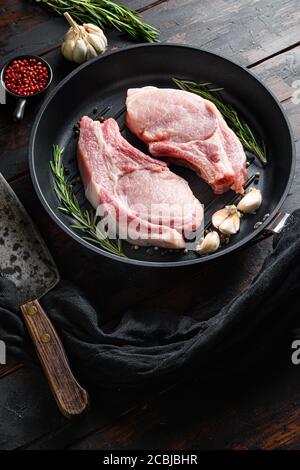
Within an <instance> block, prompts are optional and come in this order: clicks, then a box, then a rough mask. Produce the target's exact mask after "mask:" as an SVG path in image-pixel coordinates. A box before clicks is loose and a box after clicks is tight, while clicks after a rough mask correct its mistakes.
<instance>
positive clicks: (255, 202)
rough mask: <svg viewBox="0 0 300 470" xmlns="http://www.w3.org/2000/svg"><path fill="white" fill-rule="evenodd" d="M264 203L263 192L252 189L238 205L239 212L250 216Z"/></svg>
mask: <svg viewBox="0 0 300 470" xmlns="http://www.w3.org/2000/svg"><path fill="white" fill-rule="evenodd" d="M261 203H262V195H261V191H260V190H259V189H256V188H250V189H249V191H248V193H247V194H246V195H245V196H244V197H243V198H242V199H241V200H240V202H239V203H238V206H237V208H238V210H239V211H241V212H244V213H245V214H249V213H251V212H255V211H256V210H257V209H258V208H259V207H260V206H261Z"/></svg>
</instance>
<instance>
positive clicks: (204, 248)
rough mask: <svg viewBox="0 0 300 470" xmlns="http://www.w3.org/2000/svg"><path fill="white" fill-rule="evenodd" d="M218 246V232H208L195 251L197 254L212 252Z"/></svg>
mask: <svg viewBox="0 0 300 470" xmlns="http://www.w3.org/2000/svg"><path fill="white" fill-rule="evenodd" d="M219 246H220V237H219V234H218V233H217V232H215V231H213V232H208V234H207V235H206V236H205V237H204V239H203V240H202V242H201V243H200V244H199V245H198V246H197V248H196V251H197V253H199V255H204V254H207V253H214V252H215V251H217V249H218V248H219Z"/></svg>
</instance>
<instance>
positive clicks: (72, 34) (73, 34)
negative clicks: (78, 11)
mask: <svg viewBox="0 0 300 470" xmlns="http://www.w3.org/2000/svg"><path fill="white" fill-rule="evenodd" d="M76 34H77V33H76V32H75V31H74V29H73V28H70V29H68V31H67V32H66V34H65V36H64V42H66V41H68V40H72V39H75V37H76Z"/></svg>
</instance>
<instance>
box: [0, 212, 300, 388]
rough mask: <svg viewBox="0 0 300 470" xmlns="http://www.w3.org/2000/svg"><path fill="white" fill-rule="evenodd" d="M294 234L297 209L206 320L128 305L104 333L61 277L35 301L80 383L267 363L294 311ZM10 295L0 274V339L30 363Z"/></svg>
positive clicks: (299, 251) (299, 255)
mask: <svg viewBox="0 0 300 470" xmlns="http://www.w3.org/2000/svg"><path fill="white" fill-rule="evenodd" d="M299 238H300V209H299V210H297V211H295V212H294V213H293V215H291V216H290V217H289V219H288V222H287V224H286V227H285V228H284V230H283V231H282V233H281V234H280V235H277V236H276V237H274V241H273V251H272V253H271V254H270V255H269V256H268V257H267V259H266V260H265V262H264V265H263V267H262V269H261V271H260V273H259V274H258V275H257V276H256V278H255V279H254V280H253V282H252V283H251V285H249V287H248V288H247V289H246V290H245V291H244V292H242V293H241V294H240V295H238V296H237V297H236V298H234V299H233V300H232V301H231V302H229V303H228V304H227V305H224V306H223V307H222V308H220V307H219V306H218V305H217V304H216V306H215V307H214V306H212V307H210V308H211V309H212V312H210V315H209V319H208V320H206V321H197V320H195V319H194V318H192V316H189V315H179V314H177V313H175V312H172V311H168V312H166V311H163V312H162V311H160V310H159V309H156V310H154V311H151V312H149V311H147V312H145V311H133V310H129V311H125V312H124V314H123V315H122V317H121V319H120V322H119V323H118V324H117V325H116V326H115V327H113V328H112V329H111V331H104V330H103V328H101V326H100V324H101V315H102V314H103V312H101V305H99V307H98V308H97V310H96V309H95V308H94V307H92V305H91V304H90V303H89V301H88V300H87V299H86V298H84V296H83V295H82V294H81V293H80V292H79V291H78V290H77V289H76V288H75V287H74V286H72V285H70V284H68V283H61V284H60V285H59V286H58V287H57V288H56V289H54V290H53V291H52V292H50V293H49V294H47V295H46V296H45V297H44V298H43V300H42V303H43V305H44V306H45V308H46V310H47V313H48V315H49V316H50V318H51V320H52V321H53V323H54V325H55V326H56V328H57V330H58V332H59V334H60V336H61V339H62V341H63V343H64V346H65V348H66V350H67V353H68V356H69V359H70V362H71V365H72V368H73V369H74V370H75V372H76V374H77V376H78V378H79V379H80V381H82V383H84V384H86V385H87V386H90V387H106V388H107V387H108V388H116V387H121V388H129V387H137V386H144V385H148V384H155V383H161V382H162V381H170V380H176V379H178V377H192V378H197V377H201V376H205V375H206V374H208V373H209V372H211V371H216V372H217V370H218V369H219V371H220V370H221V371H223V372H225V373H227V372H230V371H231V372H232V371H235V370H236V369H237V368H245V367H247V364H249V362H250V363H251V362H253V361H257V360H258V359H259V362H260V363H262V362H264V361H267V360H268V359H267V358H268V357H269V356H268V354H270V351H271V352H272V351H273V350H274V347H275V346H276V347H277V346H278V341H277V340H278V339H279V340H280V342H281V344H285V346H286V347H287V348H290V344H289V343H286V339H287V338H289V335H290V334H291V328H292V327H294V326H297V318H298V316H299V314H300V312H299V300H298V299H299V292H300V239H299ZM216 294H217V292H216ZM16 298H17V295H16V291H15V286H14V285H13V284H12V283H11V282H8V281H7V280H5V279H1V280H0V338H1V339H2V340H4V341H5V342H6V345H7V348H8V350H9V351H10V352H11V353H12V354H13V355H14V356H16V357H17V358H19V359H21V360H22V361H25V362H29V363H33V362H34V361H35V359H34V357H35V355H34V352H33V349H32V346H31V344H30V341H29V340H28V335H27V333H25V331H24V326H23V323H22V320H21V318H20V315H19V308H18V305H17V303H16ZM199 308H201V304H199V303H198V304H197V305H195V309H199ZM203 308H204V307H203ZM284 338H285V339H284ZM289 341H290V340H289ZM284 342H285V343H284Z"/></svg>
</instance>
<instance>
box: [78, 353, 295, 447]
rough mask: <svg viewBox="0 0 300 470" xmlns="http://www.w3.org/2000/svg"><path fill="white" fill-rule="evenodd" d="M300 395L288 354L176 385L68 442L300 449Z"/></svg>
mask: <svg viewBox="0 0 300 470" xmlns="http://www.w3.org/2000/svg"><path fill="white" fill-rule="evenodd" d="M287 346H288V345H287ZM299 398H300V381H299V374H298V370H296V368H295V367H294V368H293V366H292V365H290V362H289V358H288V357H285V358H284V360H283V361H282V363H280V364H278V362H277V364H276V365H275V364H270V367H269V369H265V370H263V371H262V370H261V371H258V370H257V369H254V370H253V369H252V370H248V371H247V373H246V372H245V373H242V374H237V375H228V374H227V375H226V377H219V378H216V379H213V380H211V381H209V382H207V381H205V380H202V381H199V382H198V383H196V382H192V383H190V384H185V385H181V386H178V387H177V389H176V390H171V391H168V392H167V393H164V394H162V395H160V396H159V397H157V398H156V399H155V400H153V401H152V402H151V403H148V404H147V406H144V407H137V408H136V409H134V410H132V411H131V412H129V413H128V414H127V415H125V416H122V417H120V418H119V419H118V420H117V421H115V422H113V423H111V425H109V426H106V427H105V428H102V429H99V431H98V432H96V433H94V434H92V435H89V436H88V437H87V438H85V439H82V440H80V441H78V442H77V443H74V445H72V446H71V447H70V448H71V449H76V450H78V449H80V450H90V449H94V450H95V449H105V450H109V449H112V450H115V449H118V450H132V449H134V450H137V449H172V450H177V449H178V450H186V449H189V450H193V449H197V450H201V449H204V450H207V449H210V450H217V449H274V448H275V449H279V448H292V449H297V448H299V446H300V437H299V425H300V413H299Z"/></svg>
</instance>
